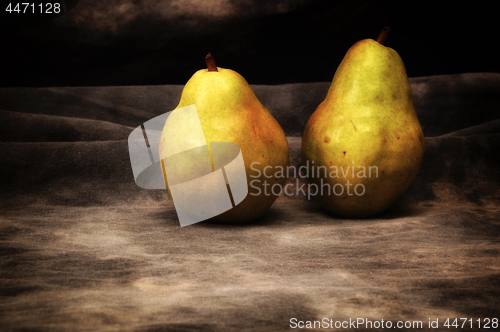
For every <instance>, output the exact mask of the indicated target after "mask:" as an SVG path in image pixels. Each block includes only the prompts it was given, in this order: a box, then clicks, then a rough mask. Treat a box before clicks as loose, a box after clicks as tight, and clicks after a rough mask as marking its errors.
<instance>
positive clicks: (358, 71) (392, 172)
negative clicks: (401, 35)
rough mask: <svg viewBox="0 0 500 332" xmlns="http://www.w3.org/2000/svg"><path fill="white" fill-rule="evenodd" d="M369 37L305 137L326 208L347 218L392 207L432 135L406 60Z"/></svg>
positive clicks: (306, 161)
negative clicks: (425, 131)
mask: <svg viewBox="0 0 500 332" xmlns="http://www.w3.org/2000/svg"><path fill="white" fill-rule="evenodd" d="M388 32H389V28H388V27H386V28H384V30H383V31H382V32H381V34H380V36H379V37H378V39H377V40H373V39H364V40H361V41H358V42H357V43H355V44H354V45H353V46H352V47H351V48H350V49H349V50H348V52H347V53H346V55H345V57H344V59H343V60H342V62H341V63H340V65H339V66H338V68H337V71H336V72H335V75H334V77H333V81H332V84H331V86H330V89H329V90H328V93H327V96H326V98H325V100H324V101H323V102H322V103H321V104H320V105H319V106H318V108H317V109H316V111H315V112H314V113H313V114H312V115H311V117H310V119H309V121H308V123H307V125H306V128H305V130H304V134H303V137H302V152H301V156H302V164H303V165H305V166H307V170H308V172H307V176H308V181H309V182H310V185H311V186H313V188H314V189H316V187H314V186H315V185H316V186H318V189H319V194H318V195H317V196H316V198H317V200H318V201H319V203H320V204H321V206H322V207H323V208H324V209H326V210H327V211H330V212H332V213H333V214H336V215H339V216H345V217H370V216H374V215H376V214H378V213H381V212H382V211H384V210H386V209H387V208H388V207H389V206H390V205H391V204H392V203H393V202H394V201H395V200H396V199H397V198H398V197H399V196H400V195H401V194H402V193H403V192H404V191H405V190H406V189H407V187H408V186H409V185H410V183H411V182H412V181H413V179H414V178H415V176H416V174H417V172H418V170H419V168H420V165H421V162H422V157H423V152H424V135H423V132H422V128H421V127H420V123H419V121H418V118H417V115H416V113H415V108H414V105H413V97H412V91H411V85H410V82H409V79H408V76H407V73H406V69H405V66H404V64H403V61H402V60H401V58H400V56H399V55H398V53H396V51H394V50H393V49H391V48H389V47H386V46H384V45H383V43H384V42H385V39H386V38H387V34H388Z"/></svg>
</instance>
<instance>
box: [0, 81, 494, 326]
mask: <svg viewBox="0 0 500 332" xmlns="http://www.w3.org/2000/svg"><path fill="white" fill-rule="evenodd" d="M411 83H412V88H413V92H414V99H415V107H416V110H417V113H418V116H419V119H420V121H421V124H422V128H423V130H424V134H425V137H426V139H425V141H426V151H425V155H424V161H423V164H422V167H421V169H420V172H419V174H418V175H417V178H416V179H415V181H414V182H413V183H412V185H411V186H410V188H409V189H408V190H407V191H406V192H405V194H404V195H403V196H402V197H401V198H400V199H399V200H398V201H397V202H396V203H395V205H394V206H393V207H392V208H391V209H390V210H389V211H387V212H386V213H384V214H383V215H381V216H378V217H377V218H373V219H367V220H352V219H339V218H335V217H332V216H330V215H328V214H326V213H324V212H323V211H322V210H321V209H319V208H318V207H317V206H316V204H315V203H314V202H313V201H307V200H306V199H305V198H304V197H301V196H293V197H280V198H279V199H278V200H277V201H276V203H275V204H274V205H273V207H272V208H271V210H270V211H269V212H268V213H267V215H266V216H265V217H264V218H263V219H262V220H259V221H256V222H253V223H250V224H245V225H227V224H216V223H206V222H204V223H199V224H195V225H192V226H188V227H184V228H181V227H179V224H178V221H177V217H176V214H175V210H174V209H173V206H172V205H171V203H170V202H169V201H167V200H166V198H165V193H164V192H162V191H155V190H144V189H140V188H138V187H137V186H136V185H135V183H134V181H133V177H132V171H131V167H130V161H129V156H128V148H127V137H128V134H129V133H130V132H131V130H132V129H133V128H135V127H136V126H138V125H140V124H141V123H143V122H144V121H146V120H148V119H150V118H152V117H154V116H156V115H159V114H162V113H164V112H167V111H170V110H172V109H173V108H174V107H175V106H176V104H177V102H178V100H179V97H180V93H181V91H182V85H167V86H126V87H125V86H123V87H75V88H71V87H61V88H57V87H52V88H1V89H0V119H1V123H2V131H0V141H1V143H0V151H1V156H2V157H1V159H0V171H1V174H2V190H1V192H0V199H1V200H0V204H1V211H0V266H1V267H0V326H2V329H5V330H22V329H34V330H73V331H75V330H147V331H162V330H165V331H198V330H207V331H210V330H213V331H233V330H249V331H264V330H268V331H277V330H287V329H289V328H290V319H291V318H294V317H295V318H297V319H298V320H304V321H305V320H318V319H322V318H325V317H326V318H329V319H333V320H334V321H335V320H346V319H347V320H348V319H349V318H352V319H356V318H365V319H366V318H368V319H371V320H381V319H384V320H385V321H387V320H392V321H394V322H395V321H397V320H412V321H413V320H420V321H422V322H423V324H424V327H426V326H427V324H428V319H429V318H431V320H435V319H436V318H439V319H440V321H439V324H440V327H443V323H444V321H445V319H446V318H455V317H468V318H474V324H477V323H476V319H478V318H481V319H484V318H494V317H496V318H498V317H499V316H500V311H499V308H500V300H499V299H500V287H499V286H500V283H499V280H500V278H499V277H500V275H499V272H498V271H499V268H500V264H499V263H500V261H499V253H500V244H499V236H500V221H499V220H500V218H499V217H500V212H499V205H498V202H499V185H500V170H499V167H498V165H499V162H500V159H499V148H500V132H499V130H500V119H499V109H500V99H499V98H498V96H499V95H500V74H493V73H476V74H459V75H446V76H431V77H419V78H412V79H411ZM328 87H329V83H327V82H325V83H304V84H286V85H277V86H262V85H255V86H253V88H254V91H255V93H256V94H257V96H258V97H259V98H260V100H261V101H262V103H263V104H264V105H265V106H266V107H267V108H268V109H269V110H270V111H271V112H272V113H273V114H274V116H275V117H276V119H277V120H278V122H279V123H280V124H281V125H282V127H283V129H284V130H285V132H286V134H287V137H288V140H289V144H290V150H291V151H290V152H291V162H292V164H293V165H298V163H299V153H300V136H301V133H302V130H303V128H304V126H305V123H306V121H307V119H308V118H309V116H310V114H312V112H313V111H314V110H315V108H316V106H317V105H318V104H319V103H320V102H321V101H322V100H323V98H324V96H325V93H326V91H327V89H328ZM474 327H476V328H477V325H474Z"/></svg>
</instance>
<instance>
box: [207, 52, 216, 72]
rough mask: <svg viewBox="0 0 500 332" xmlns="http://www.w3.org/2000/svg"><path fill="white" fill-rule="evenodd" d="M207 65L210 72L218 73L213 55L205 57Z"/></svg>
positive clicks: (209, 54)
mask: <svg viewBox="0 0 500 332" xmlns="http://www.w3.org/2000/svg"><path fill="white" fill-rule="evenodd" d="M205 63H206V64H207V68H208V71H218V70H217V65H216V64H215V60H214V57H213V56H212V53H210V52H208V54H207V56H206V57H205Z"/></svg>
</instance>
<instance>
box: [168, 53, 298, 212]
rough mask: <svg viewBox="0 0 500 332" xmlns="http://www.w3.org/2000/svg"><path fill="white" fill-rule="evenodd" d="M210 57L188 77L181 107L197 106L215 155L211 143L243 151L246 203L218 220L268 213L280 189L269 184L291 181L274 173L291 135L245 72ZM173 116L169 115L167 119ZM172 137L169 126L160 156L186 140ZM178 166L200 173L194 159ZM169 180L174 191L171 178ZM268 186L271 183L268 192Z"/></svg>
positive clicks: (284, 157)
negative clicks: (180, 140)
mask: <svg viewBox="0 0 500 332" xmlns="http://www.w3.org/2000/svg"><path fill="white" fill-rule="evenodd" d="M205 60H206V64H207V69H201V70H198V71H197V72H196V73H195V74H194V75H193V76H192V77H191V78H190V79H189V81H188V82H187V83H186V85H185V86H184V89H183V91H182V95H181V99H180V102H179V104H178V106H177V107H176V109H179V108H183V107H185V106H189V105H193V104H194V105H195V106H196V110H197V113H198V116H199V119H200V122H201V127H202V129H203V134H204V136H205V139H206V142H207V143H208V150H209V152H210V158H211V159H212V158H213V155H212V152H211V148H210V147H211V146H212V150H213V148H214V144H215V143H214V142H230V143H234V144H237V145H238V146H239V147H240V149H241V154H242V156H243V161H244V165H245V170H246V178H247V184H248V195H247V196H246V197H245V198H244V199H243V201H241V203H239V204H237V205H236V206H234V207H233V208H232V209H230V210H228V211H226V212H223V213H222V214H220V215H218V216H216V217H214V219H215V220H218V221H223V222H246V221H251V220H255V219H257V218H259V217H261V216H263V215H264V214H265V212H266V211H267V210H268V209H269V208H270V207H271V205H272V204H273V203H274V201H275V200H276V198H277V197H278V196H279V191H278V190H277V189H275V190H274V193H273V192H271V191H270V190H269V186H273V185H275V184H278V186H279V187H280V188H282V187H283V185H284V182H285V181H286V178H285V177H284V176H279V174H278V176H275V175H276V173H275V170H276V169H279V168H283V169H286V167H287V166H288V163H289V151H288V143H287V140H286V136H285V133H284V131H283V129H282V128H281V126H280V125H279V124H278V122H277V121H276V119H275V118H274V117H273V116H272V115H271V113H270V112H269V111H268V110H267V109H266V108H265V107H264V106H263V105H262V104H261V102H260V101H259V100H258V99H257V97H256V96H255V94H254V92H253V90H252V88H251V87H250V85H249V84H248V83H247V81H246V80H245V79H244V78H243V77H242V76H241V75H240V74H238V73H237V72H236V71H233V70H231V69H226V68H221V67H217V66H216V64H215V61H214V58H213V56H212V55H211V54H210V53H209V54H208V55H207V57H206V59H205ZM170 120H171V119H170V118H168V119H167V122H168V121H170ZM172 120H174V119H172ZM171 125H172V124H171ZM184 125H185V124H184V123H182V121H178V122H176V123H174V124H173V126H172V127H175V128H178V129H179V130H182V128H183V126H184ZM167 136H168V135H166V133H165V129H164V130H163V132H162V136H161V138H160V147H159V149H160V159H161V158H162V155H164V152H163V151H165V149H166V145H167V144H170V145H172V144H181V142H176V141H175V140H176V138H175V137H172V136H170V137H169V141H166V137H167ZM212 165H214V162H213V160H212ZM177 167H178V168H181V169H183V171H184V172H186V173H188V172H191V173H192V174H195V173H197V172H198V171H199V170H193V166H192V165H191V164H190V162H189V160H187V161H186V165H180V166H179V165H177ZM212 167H213V166H212ZM266 167H267V169H266V173H264V168H266ZM270 170H272V171H270ZM264 174H267V175H269V176H270V177H266V176H265V175H264ZM189 177H192V176H191V175H189V174H187V176H186V178H189ZM166 182H167V189H169V188H168V179H167V181H166ZM265 186H268V188H267V190H265V189H266V188H265ZM266 193H267V194H266ZM233 205H234V202H233Z"/></svg>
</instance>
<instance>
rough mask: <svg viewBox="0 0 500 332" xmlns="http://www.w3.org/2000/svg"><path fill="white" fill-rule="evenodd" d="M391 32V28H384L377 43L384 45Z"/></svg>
mask: <svg viewBox="0 0 500 332" xmlns="http://www.w3.org/2000/svg"><path fill="white" fill-rule="evenodd" d="M389 31H391V29H390V28H389V27H384V28H383V29H382V31H381V32H380V35H378V38H377V41H378V42H379V43H380V44H382V45H384V43H385V41H386V39H387V36H388V35H389Z"/></svg>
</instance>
